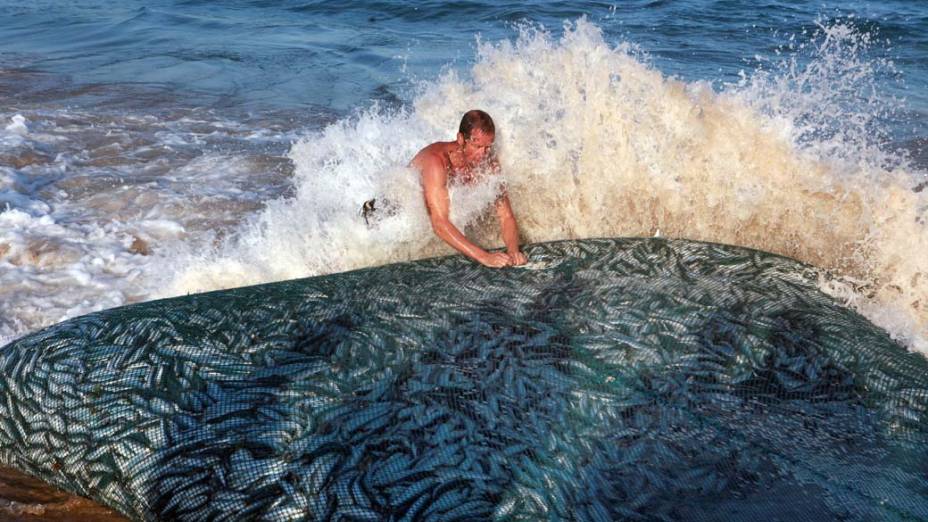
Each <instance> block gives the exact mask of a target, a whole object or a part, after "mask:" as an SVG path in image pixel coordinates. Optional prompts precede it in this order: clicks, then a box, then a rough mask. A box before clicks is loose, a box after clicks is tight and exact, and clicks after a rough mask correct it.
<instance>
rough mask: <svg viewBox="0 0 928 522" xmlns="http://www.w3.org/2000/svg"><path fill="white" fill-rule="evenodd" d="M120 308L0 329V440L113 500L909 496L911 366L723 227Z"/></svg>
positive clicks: (129, 511) (451, 514)
mask: <svg viewBox="0 0 928 522" xmlns="http://www.w3.org/2000/svg"><path fill="white" fill-rule="evenodd" d="M526 252H527V254H528V255H529V257H530V259H531V263H530V265H529V266H528V267H526V268H509V269H503V270H491V269H486V268H483V267H480V266H476V265H474V264H472V263H470V262H468V261H466V260H464V259H462V258H460V257H451V258H442V259H432V260H426V261H419V262H414V263H405V264H398V265H391V266H384V267H379V268H371V269H365V270H360V271H355V272H350V273H345V274H338V275H332V276H325V277H317V278H311V279H304V280H298V281H290V282H283V283H275V284H269V285H262V286H256V287H249V288H241V289H236V290H229V291H222V292H213V293H208V294H201V295H193V296H188V297H181V298H175V299H168V300H162V301H155V302H150V303H144V304H138V305H133V306H128V307H123V308H118V309H114V310H109V311H105V312H100V313H96V314H91V315H87V316H84V317H80V318H77V319H73V320H70V321H67V322H64V323H61V324H59V325H56V326H54V327H51V328H49V329H46V330H44V331H41V332H38V333H35V334H32V335H30V336H27V337H25V338H23V339H20V340H18V341H17V342H15V343H13V344H10V345H8V346H6V347H5V348H3V349H2V351H0V370H2V371H0V462H2V463H3V464H6V465H9V466H14V467H17V468H19V469H22V470H24V471H26V472H28V473H30V474H33V475H35V476H37V477H40V478H41V479H43V480H46V481H48V482H50V483H53V484H55V485H58V486H61V487H62V488H64V489H67V490H69V491H72V492H76V493H78V494H81V495H85V496H88V497H91V498H93V499H96V500H98V501H100V502H102V503H104V504H107V505H109V506H112V507H114V508H115V509H117V510H119V511H121V512H122V513H125V514H126V515H128V516H130V517H132V518H135V519H139V520H253V519H260V520H270V521H285V520H486V519H491V520H493V519H497V520H564V519H574V520H602V521H606V520H617V519H630V520H635V519H641V520H681V519H683V520H720V519H724V520H750V521H752V522H754V521H757V520H773V519H774V518H779V519H780V520H796V519H803V520H832V519H841V520H917V519H928V480H926V478H928V445H926V442H928V437H926V435H928V422H926V415H928V414H926V407H928V364H926V360H925V359H924V358H923V357H922V356H920V355H917V354H913V353H908V352H907V351H906V350H905V348H903V347H902V346H900V345H898V344H896V343H895V342H894V341H892V340H891V339H890V338H889V336H888V335H887V334H886V333H885V332H883V331H882V330H880V329H878V328H876V327H874V326H873V325H872V324H870V323H869V322H868V321H867V320H866V319H864V318H863V317H861V316H860V315H858V314H856V313H854V312H852V311H850V310H848V309H846V308H844V307H842V306H840V305H839V304H837V303H835V302H834V301H833V300H832V299H830V298H829V297H827V296H825V295H824V294H822V293H821V292H819V291H818V290H817V289H816V286H815V279H816V276H817V274H816V272H815V271H814V270H813V269H811V268H810V267H807V266H804V265H801V264H799V263H797V262H795V261H792V260H789V259H785V258H782V257H778V256H774V255H770V254H766V253H762V252H757V251H752V250H747V249H742V248H735V247H728V246H720V245H711V244H703V243H694V242H686V241H667V240H661V239H616V240H584V241H565V242H557V243H549V244H542V245H534V246H530V247H528V248H526Z"/></svg>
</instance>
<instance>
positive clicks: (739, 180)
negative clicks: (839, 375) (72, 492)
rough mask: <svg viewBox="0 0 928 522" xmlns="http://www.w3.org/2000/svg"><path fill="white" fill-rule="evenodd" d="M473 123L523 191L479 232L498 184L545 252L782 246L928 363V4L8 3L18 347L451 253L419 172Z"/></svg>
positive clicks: (0, 14)
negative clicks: (561, 243)
mask: <svg viewBox="0 0 928 522" xmlns="http://www.w3.org/2000/svg"><path fill="white" fill-rule="evenodd" d="M476 107H479V108H483V109H485V110H487V111H488V112H490V113H491V114H492V115H493V116H494V118H495V119H496V122H497V127H498V130H499V132H498V135H497V148H498V152H499V155H500V158H501V162H502V166H503V174H502V177H501V178H498V179H486V180H485V182H484V183H480V184H478V185H477V186H475V187H452V198H453V208H454V215H453V218H454V220H455V222H456V223H457V224H458V225H459V226H460V227H461V228H465V229H466V230H467V232H468V233H469V234H471V235H472V237H476V238H478V239H479V240H480V241H482V242H483V244H485V245H494V244H499V240H498V237H497V235H496V233H495V228H494V226H493V223H492V219H488V218H487V206H488V204H489V202H491V201H492V199H493V197H494V194H495V191H496V190H497V189H498V184H499V182H504V183H506V184H507V185H508V187H509V192H510V194H511V198H512V200H513V205H514V208H515V211H516V214H517V217H518V219H519V223H520V227H521V230H522V235H523V238H524V239H525V240H526V241H545V240H553V239H564V238H582V237H604V236H655V235H658V236H667V237H681V238H689V239H697V240H705V241H715V242H722V243H730V244H737V245H742V246H748V247H752V248H758V249H762V250H766V251H771V252H776V253H780V254H784V255H787V256H790V257H794V258H797V259H800V260H802V261H804V262H807V263H810V264H812V265H815V266H816V267H819V268H820V269H821V274H822V276H821V285H822V288H823V289H825V290H826V291H828V292H829V293H831V294H832V295H834V296H835V297H837V298H838V299H841V300H842V301H843V302H846V303H847V304H848V305H849V306H852V307H854V308H855V309H856V310H858V311H860V312H861V313H863V314H864V315H865V316H867V317H868V318H870V319H871V320H872V321H874V322H875V323H876V324H878V325H880V326H882V327H884V328H886V329H887V330H888V331H889V332H890V333H891V334H892V335H893V336H894V337H895V338H896V339H898V340H899V341H900V342H902V343H904V344H905V345H906V346H908V347H909V348H910V349H913V350H918V351H922V352H925V353H928V223H926V217H928V216H926V212H928V211H926V209H928V190H926V189H925V187H926V179H928V178H926V171H928V3H926V2H912V1H902V0H890V1H882V2H860V1H849V2H848V1H845V2H830V3H825V2H794V1H768V2H746V1H743V0H719V1H692V0H689V1H677V2H669V1H661V0H654V1H632V2H616V3H613V2H592V1H587V2H487V1H459V2H450V3H449V2H407V1H374V2H351V1H347V2H313V1H306V0H302V1H287V0H284V1H275V2H271V1H266V0H259V1H244V0H236V1H226V2H213V1H202V0H187V1H176V0H151V1H146V2H140V1H135V0H126V1H124V2H118V3H115V4H114V3H112V2H102V1H99V0H75V1H73V2H64V1H57V2H54V1H47V0H36V1H32V2H12V1H7V0H0V344H5V342H7V341H10V340H12V339H15V338H18V337H20V336H22V335H25V334H26V333H29V332H32V331H35V330H37V329H39V328H41V327H43V326H46V325H49V324H53V323H56V322H58V321H61V320H63V319H66V318H69V317H73V316H77V315H81V314H85V313H88V312H91V311H96V310H101V309H105V308H110V307H114V306H119V305H123V304H127V303H132V302H138V301H143V300H149V299H153V298H158V297H167V296H172V295H183V294H185V293H190V292H197V291H203V290H212V289H219V288H229V287H235V286H241V285H246V284H254V283H260V282H267V281H275V280H282V279H288V278H296V277H303V276H310V275H317V274H325V273H332V272H337V271H342V270H348V269H352V268H357V267H362V266H370V265H379V264H385V263H389V262H394V261H404V260H410V259H416V258H421V257H427V256H432V255H438V254H444V253H450V251H449V250H448V249H447V247H444V246H443V245H441V244H440V243H438V242H437V241H436V240H435V239H434V238H433V236H432V234H431V232H430V230H429V228H428V223H427V220H426V218H425V214H424V209H423V208H422V205H421V195H420V194H419V187H418V181H417V179H416V176H415V173H413V172H411V171H410V170H409V169H408V167H407V166H406V165H407V163H408V161H409V159H410V158H411V157H412V155H413V154H414V153H415V152H416V151H417V150H418V149H419V148H421V147H422V146H424V145H426V144H427V143H429V142H431V141H435V140H440V139H452V138H453V137H454V134H455V131H456V127H457V122H458V120H459V118H460V115H461V113H462V112H464V111H465V110H467V109H471V108H476ZM372 198H375V199H377V200H378V201H380V202H381V203H380V205H381V206H382V207H383V206H384V205H386V210H387V211H385V212H383V213H382V214H380V216H381V217H379V218H378V219H376V220H374V222H373V223H370V224H369V223H365V221H364V220H363V219H362V217H361V216H360V215H359V212H358V211H359V209H360V207H361V205H362V204H363V203H364V202H365V201H367V200H369V199H372ZM49 502H52V501H50V500H49ZM0 509H6V508H4V507H3V506H0Z"/></svg>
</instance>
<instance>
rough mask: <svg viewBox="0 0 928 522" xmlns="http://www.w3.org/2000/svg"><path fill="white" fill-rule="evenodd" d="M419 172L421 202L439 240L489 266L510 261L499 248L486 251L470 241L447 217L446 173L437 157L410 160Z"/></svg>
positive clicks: (507, 263) (500, 265)
mask: <svg viewBox="0 0 928 522" xmlns="http://www.w3.org/2000/svg"><path fill="white" fill-rule="evenodd" d="M413 165H414V166H416V167H417V168H418V169H419V171H420V172H421V173H422V190H423V192H424V194H425V206H426V208H427V209H428V212H429V219H430V220H431V222H432V230H434V231H435V235H437V236H438V237H439V238H441V240H442V241H444V242H445V243H448V244H449V245H451V247H452V248H454V249H455V250H457V251H458V252H460V253H462V254H464V255H465V256H467V257H469V258H471V259H473V260H474V261H477V262H478V263H480V264H482V265H485V266H490V267H496V268H499V267H503V266H507V265H509V264H510V261H509V256H508V255H506V254H503V253H501V252H496V253H490V252H487V251H486V250H484V249H482V248H480V247H479V246H477V245H475V244H473V243H472V242H470V240H468V239H467V237H466V236H464V234H462V233H461V231H460V230H458V228H457V227H456V226H454V223H452V222H451V220H450V219H449V217H448V216H449V211H450V208H451V203H450V199H449V197H448V188H447V186H446V183H447V181H448V174H447V171H446V169H445V166H444V165H442V163H441V160H440V159H438V158H436V157H434V156H432V157H425V158H416V159H414V160H413Z"/></svg>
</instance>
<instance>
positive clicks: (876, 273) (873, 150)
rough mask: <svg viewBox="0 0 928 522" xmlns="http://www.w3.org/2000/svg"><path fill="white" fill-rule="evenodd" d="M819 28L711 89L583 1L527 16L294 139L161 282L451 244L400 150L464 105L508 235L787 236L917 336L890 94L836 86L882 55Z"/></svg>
mask: <svg viewBox="0 0 928 522" xmlns="http://www.w3.org/2000/svg"><path fill="white" fill-rule="evenodd" d="M821 30H822V33H821V34H820V35H818V36H816V37H814V38H813V40H812V41H810V42H808V46H809V49H811V52H812V55H811V61H810V62H808V63H807V65H805V66H802V65H801V63H802V61H801V60H800V61H794V62H792V63H789V62H787V66H786V67H785V68H781V69H777V70H772V71H766V70H765V71H759V72H758V73H757V74H756V76H754V77H748V78H746V79H745V81H744V82H742V84H740V85H736V86H730V87H728V88H727V89H726V90H725V91H723V92H721V93H717V92H714V91H712V90H711V89H710V88H708V87H707V86H705V85H703V84H687V83H684V82H682V81H678V80H675V79H672V78H668V77H666V76H664V75H662V74H661V73H660V72H659V71H657V70H655V69H653V68H651V67H649V66H647V65H645V64H643V63H642V60H640V59H637V58H636V56H635V55H633V54H632V53H630V52H628V50H627V48H624V47H622V46H620V47H618V48H615V47H613V46H610V45H608V44H607V43H606V42H604V40H603V38H602V35H601V33H600V31H599V30H598V29H597V28H596V27H595V26H593V25H591V24H589V23H586V22H584V21H580V22H578V23H576V24H574V25H573V26H571V27H569V28H568V30H567V31H566V32H565V34H564V36H563V37H562V38H560V39H557V40H555V39H553V38H552V37H550V36H549V35H548V34H547V33H545V32H544V31H540V30H535V29H532V28H528V29H524V30H523V31H522V33H521V35H520V37H519V38H518V39H517V40H516V41H514V42H502V43H498V44H482V45H481V46H480V49H479V59H478V60H477V63H476V65H475V66H474V67H473V70H472V71H471V74H470V77H469V78H468V79H462V78H461V77H460V76H459V75H458V74H456V73H455V72H454V71H450V72H448V73H447V74H445V75H444V76H442V77H441V78H440V79H438V80H436V81H434V82H433V83H431V84H428V85H426V86H425V87H424V88H423V91H422V93H421V94H420V95H419V96H417V98H416V100H415V103H414V105H413V106H412V107H411V108H409V109H408V110H407V111H406V112H402V113H400V114H381V113H379V112H378V111H377V110H376V109H375V110H371V111H368V112H366V113H363V114H361V115H359V116H357V117H355V118H352V119H350V120H345V121H341V122H338V123H337V124H335V125H333V126H331V127H329V128H328V129H326V130H325V131H324V132H322V133H318V134H312V135H310V136H307V137H306V138H304V139H303V140H301V141H300V142H298V143H296V144H295V145H294V146H293V148H292V150H291V154H290V156H291V158H292V159H293V161H294V162H295V164H296V174H297V177H296V180H295V182H296V187H297V190H296V194H295V196H294V197H292V198H289V199H284V200H279V201H275V202H273V203H272V204H270V205H268V206H267V208H266V209H264V210H263V211H262V212H260V213H259V214H258V215H257V216H255V217H254V218H253V219H251V220H250V221H249V223H248V225H247V226H246V227H244V228H243V229H242V230H241V233H240V234H239V235H238V237H237V238H236V239H235V240H233V241H230V242H228V243H226V244H225V245H224V246H223V247H222V248H220V249H219V250H217V251H214V252H210V253H208V254H205V255H200V256H196V257H194V258H192V259H189V260H187V261H186V263H185V265H184V266H183V268H182V269H180V270H179V271H178V276H177V278H176V279H175V281H174V284H173V286H171V287H170V293H183V292H185V291H195V290H205V289H212V288H222V287H231V286H238V285H241V284H249V283H257V282H263V281H270V280H276V279H283V278H291V277H299V276H307V275H314V274H323V273H330V272H336V271H341V270H345V269H350V268H355V267H360V266H367V265H376V264H382V263H387V262H390V261H400V260H407V259H412V258H417V257H423V256H427V255H432V254H435V253H439V252H449V250H448V249H447V248H445V247H443V246H442V245H440V244H438V243H436V241H434V240H433V239H432V235H431V233H430V232H429V230H428V223H427V221H426V215H425V210H424V207H423V205H422V202H421V195H420V189H419V187H418V182H417V180H416V176H415V173H414V172H411V171H410V170H409V169H408V168H406V167H405V165H406V163H407V162H408V161H409V159H410V158H411V157H412V156H413V154H414V153H415V152H416V150H417V149H418V148H420V147H421V146H423V145H424V144H426V143H429V142H431V141H435V140H439V139H451V138H452V137H453V135H454V131H455V129H454V125H455V123H456V122H457V120H458V119H459V118H460V114H461V113H462V112H464V111H465V110H467V109H470V108H474V107H479V108H483V109H485V110H487V111H488V112H490V113H491V114H492V115H493V117H494V118H495V120H496V123H497V128H498V134H497V143H498V148H499V150H500V156H501V161H502V166H503V170H504V172H505V176H506V178H507V182H508V184H509V187H510V188H509V190H510V193H511V195H512V198H511V199H512V201H513V205H514V208H515V211H516V213H517V216H518V218H519V223H520V226H521V229H522V233H523V235H524V237H525V239H526V240H528V241H545V240H553V239H561V238H584V237H597V236H654V235H657V234H660V235H662V236H665V237H681V238H689V239H696V240H704V241H713V242H720V243H729V244H736V245H743V246H748V247H753V248H757V249H761V250H766V251H771V252H776V253H779V254H783V255H787V256H790V257H794V258H797V259H800V260H802V261H805V262H808V263H811V264H813V265H815V266H818V267H820V268H822V269H823V274H825V275H823V285H822V286H823V288H825V289H826V290H830V291H832V293H833V294H834V295H835V296H838V297H841V298H843V299H844V300H845V301H846V302H847V303H848V304H849V305H851V306H854V307H855V308H857V309H858V310H859V311H860V312H861V313H863V314H865V315H867V316H868V317H869V318H870V319H872V320H873V321H875V322H876V323H877V324H880V325H881V326H883V327H885V328H887V329H888V330H889V331H890V332H892V333H893V334H894V335H896V337H897V338H899V339H901V340H903V341H904V342H906V343H908V344H909V346H911V347H913V348H917V349H919V350H922V351H925V352H926V353H928V347H926V344H925V339H928V319H926V313H925V308H924V307H925V306H926V304H928V256H926V255H919V253H920V252H921V253H926V252H928V229H926V225H925V221H924V220H925V215H924V212H925V210H924V209H925V207H926V201H925V196H924V195H923V194H919V193H916V192H914V191H913V190H912V187H913V183H912V179H913V178H912V173H910V172H907V170H906V167H905V162H904V161H903V160H900V159H898V158H894V157H892V156H891V154H889V153H887V152H886V151H885V150H883V149H881V148H879V146H878V145H879V143H877V142H878V141H879V138H880V137H881V136H880V135H879V133H877V134H874V126H873V122H874V120H876V119H877V118H878V117H880V116H881V113H880V111H883V110H885V109H886V108H887V107H889V106H890V105H888V104H886V103H885V102H883V101H881V100H880V99H879V97H878V95H877V93H875V92H872V93H871V92H867V93H865V95H866V97H865V98H864V99H853V100H852V99H850V98H849V96H851V95H852V94H855V93H856V94H860V93H861V92H862V91H863V90H866V89H870V88H871V87H872V86H873V83H872V82H873V75H874V71H875V70H876V68H878V67H879V66H880V64H874V63H872V62H867V61H865V60H864V58H863V57H862V55H861V53H860V46H861V45H862V43H863V44H865V43H867V41H866V37H865V36H861V35H860V34H858V33H856V32H855V31H854V30H853V29H852V28H850V27H847V26H845V25H841V24H836V25H833V26H831V27H824V26H823V27H822V28H821ZM877 130H878V129H877ZM874 136H875V137H876V138H874ZM891 160H892V161H891ZM373 197H376V198H378V200H380V199H384V200H390V201H391V202H392V203H393V204H394V205H395V214H393V215H392V216H390V217H387V218H384V220H383V221H382V222H381V223H379V224H378V225H377V226H374V227H368V226H366V225H365V224H364V222H363V220H362V219H361V217H360V216H359V215H358V210H359V209H360V207H361V204H362V203H363V202H364V201H365V200H367V199H370V198H373ZM467 197H472V199H471V200H470V201H469V203H468V205H466V206H465V205H461V204H460V202H459V201H458V200H459V199H466V198H467ZM455 198H456V199H455V202H454V205H453V206H454V207H455V208H456V209H459V211H460V212H461V213H460V214H458V215H456V216H454V221H455V223H457V224H458V225H459V226H460V227H468V226H470V227H473V226H475V225H477V226H478V229H477V230H476V231H473V230H472V232H475V233H476V234H477V236H478V237H480V238H481V239H482V240H483V241H484V242H485V244H488V245H489V246H495V245H498V244H499V240H498V238H497V237H496V236H495V235H494V234H493V233H492V228H485V229H481V228H480V226H479V223H480V220H479V219H477V218H478V217H479V216H480V215H481V209H484V208H486V206H487V205H488V203H489V202H490V201H491V199H492V197H491V196H489V194H488V192H487V191H484V192H480V191H474V192H473V193H471V192H470V191H468V190H467V189H460V190H458V191H457V192H456V194H455ZM850 280H855V281H858V282H859V283H858V284H857V285H854V287H853V288H855V289H856V290H854V291H848V289H850V288H851V286H849V285H848V284H846V283H842V281H850ZM838 288H843V289H844V291H843V293H842V291H839V290H838Z"/></svg>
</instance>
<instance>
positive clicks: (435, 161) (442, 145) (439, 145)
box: [409, 141, 448, 171]
mask: <svg viewBox="0 0 928 522" xmlns="http://www.w3.org/2000/svg"><path fill="white" fill-rule="evenodd" d="M447 149H448V143H447V142H444V141H436V142H435V143H432V144H431V145H428V146H426V147H425V148H423V149H422V150H420V151H419V153H418V154H416V155H415V157H413V158H412V161H410V162H409V164H410V165H412V166H414V167H416V168H418V169H419V170H420V171H425V170H426V169H434V168H441V169H445V168H447V167H448V153H447Z"/></svg>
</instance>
